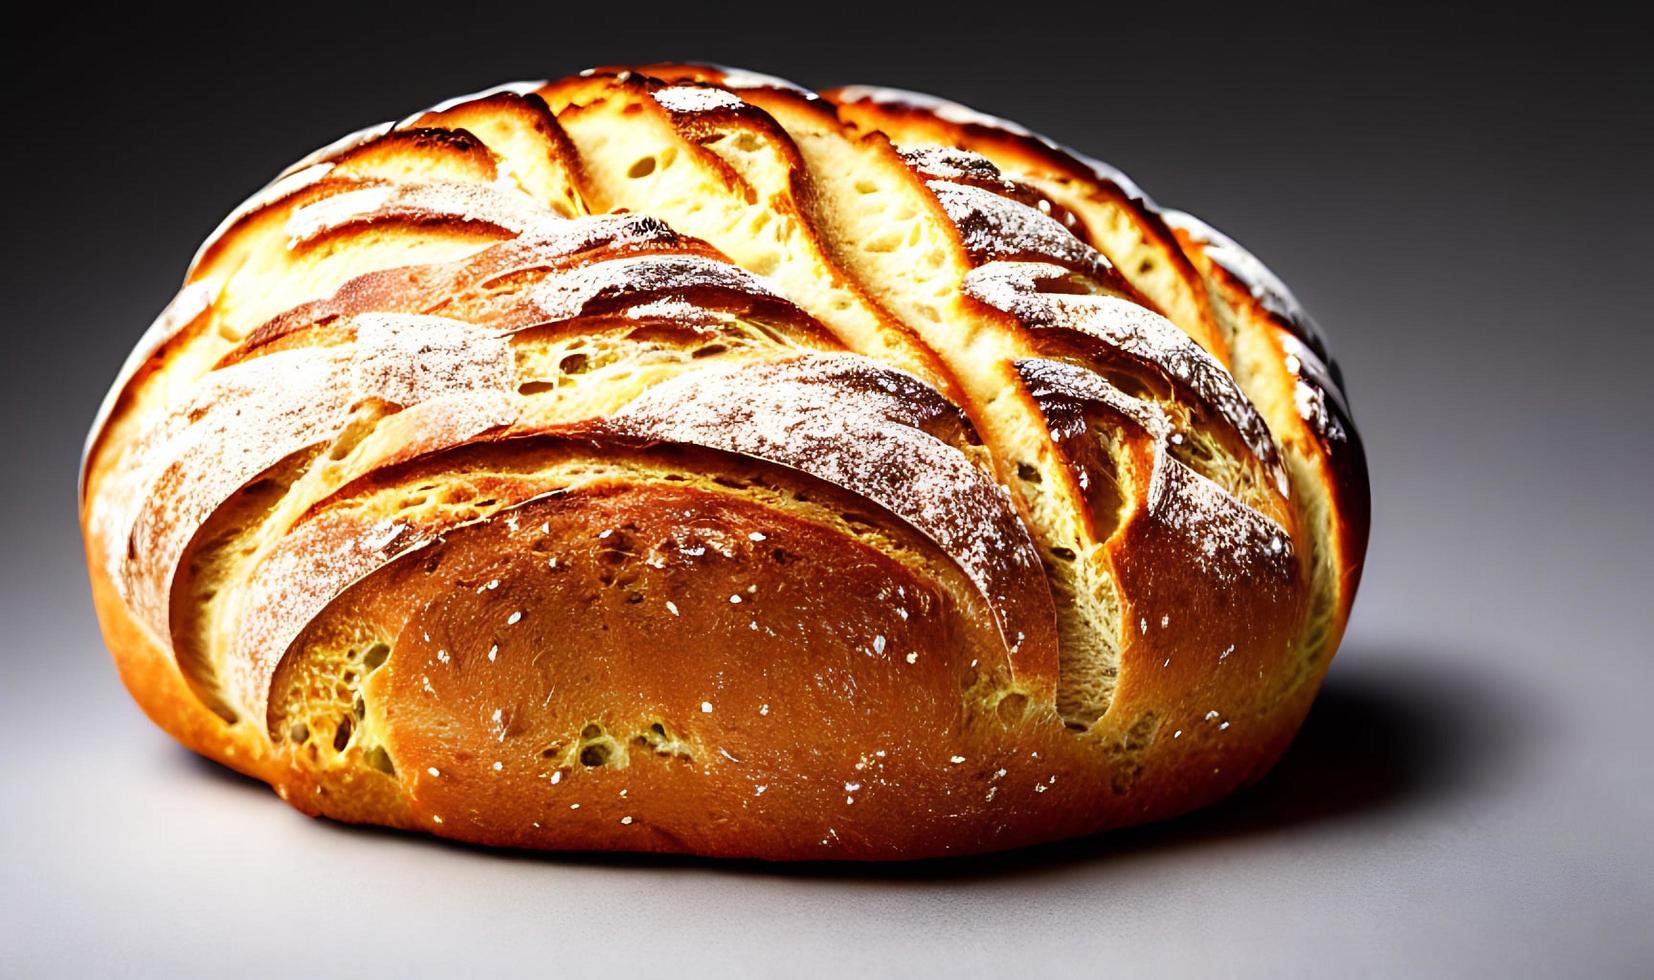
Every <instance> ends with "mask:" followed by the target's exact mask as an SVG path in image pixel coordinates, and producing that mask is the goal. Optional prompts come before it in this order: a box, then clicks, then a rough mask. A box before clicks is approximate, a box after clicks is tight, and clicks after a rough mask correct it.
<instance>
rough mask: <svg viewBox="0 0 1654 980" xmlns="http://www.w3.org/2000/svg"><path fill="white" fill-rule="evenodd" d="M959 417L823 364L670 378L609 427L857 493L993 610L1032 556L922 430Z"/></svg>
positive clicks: (908, 389) (897, 375)
mask: <svg viewBox="0 0 1654 980" xmlns="http://www.w3.org/2000/svg"><path fill="white" fill-rule="evenodd" d="M957 416H958V410H957V409H956V408H954V407H953V406H952V405H951V404H949V403H948V402H947V401H946V400H944V399H943V398H942V397H941V396H940V395H938V394H936V392H935V391H933V390H932V389H930V388H928V387H926V386H925V385H924V384H923V383H922V382H920V381H919V380H918V379H916V378H913V377H912V376H910V375H907V374H903V373H901V372H899V371H895V370H892V369H890V368H886V367H883V366H881V365H879V364H878V363H877V362H875V361H871V360H868V359H867V358H863V357H860V356H856V355H849V354H820V355H807V356H803V357H797V358H791V359H787V360H783V361H775V362H770V363H765V364H748V365H738V366H735V367H730V368H723V369H708V370H704V371H700V372H696V373H694V374H691V375H687V376H684V377H681V378H676V379H674V380H672V381H668V382H666V383H663V384H661V385H658V386H656V387H655V388H652V389H650V390H649V391H648V392H646V393H645V394H644V395H643V396H641V397H640V398H638V399H637V400H636V401H634V402H633V403H631V404H630V405H628V406H627V407H626V408H625V409H624V410H623V411H622V412H620V413H619V414H618V415H617V416H616V417H615V418H614V420H613V422H612V428H613V429H614V431H616V432H618V433H622V434H626V435H631V436H634V437H637V438H642V439H652V440H653V439H658V440H668V441H673V442H687V443H692V444H697V445H704V446H709V447H712V448H718V449H723V450H725V451H729V452H738V453H742V454H745V455H749V456H753V457H756V458H759V459H764V460H768V461H770V462H774V463H780V464H782V465H784V466H789V467H792V468H794V469H797V470H800V471H802V472H804V473H808V474H809V475H811V476H814V477H816V478H817V479H821V480H825V481H827V482H829V483H832V484H835V485H837V486H840V487H843V488H844V489H847V490H850V491H852V492H854V493H858V494H861V495H862V496H865V497H867V498H869V499H871V500H873V501H875V502H877V503H878V504H880V505H881V506H883V507H884V508H885V509H886V510H888V511H890V512H891V513H893V514H895V515H896V516H898V517H900V518H902V519H903V520H904V521H906V522H907V523H909V524H911V525H912V526H913V527H914V528H916V529H918V530H919V531H920V532H922V533H923V534H925V535H926V536H927V537H929V538H930V539H931V540H933V541H935V542H936V543H937V544H939V545H940V546H941V547H942V549H943V550H944V551H945V552H946V553H947V554H948V555H949V556H950V557H951V558H952V559H953V560H954V561H955V562H956V563H957V564H958V565H959V566H960V568H961V569H963V570H964V571H965V573H966V574H967V575H968V576H970V579H971V581H972V583H973V584H974V585H975V586H976V587H977V589H978V590H979V591H980V592H981V593H982V595H983V596H984V597H985V598H986V599H987V600H988V601H989V603H990V605H991V607H992V608H995V609H996V610H998V609H1000V606H1001V603H1000V601H999V600H1000V597H1003V596H1004V595H1006V594H1007V592H1008V589H1007V586H1006V582H1005V579H1006V577H1007V574H1011V573H1017V574H1020V573H1021V572H1026V571H1028V570H1031V569H1037V568H1038V567H1039V558H1038V554H1037V552H1036V551H1035V549H1034V544H1033V541H1032V540H1031V539H1030V538H1029V536H1028V532H1027V530H1026V529H1025V528H1023V526H1022V524H1021V522H1020V521H1019V520H1018V519H1017V517H1016V515H1015V512H1014V510H1013V509H1012V507H1011V502H1010V498H1009V495H1008V494H1007V493H1006V491H1005V489H1004V488H1003V487H1001V486H999V485H998V484H996V483H994V482H993V480H992V479H990V478H989V477H988V476H987V475H986V474H984V473H983V472H982V471H980V470H979V469H977V468H976V466H975V465H974V464H973V463H972V462H971V461H970V459H969V458H968V457H967V456H965V454H963V453H961V452H960V451H958V450H957V449H954V448H953V447H952V446H949V445H948V444H947V443H945V442H943V441H942V440H940V439H938V438H936V437H935V436H932V435H930V434H929V433H927V432H926V431H924V429H923V428H922V426H924V425H927V424H929V423H931V422H934V421H936V420H938V419H942V418H944V417H955V418H956V417H957ZM1002 626H1003V624H1002ZM1008 640H1009V637H1008ZM1008 645H1012V646H1014V644H1011V643H1008Z"/></svg>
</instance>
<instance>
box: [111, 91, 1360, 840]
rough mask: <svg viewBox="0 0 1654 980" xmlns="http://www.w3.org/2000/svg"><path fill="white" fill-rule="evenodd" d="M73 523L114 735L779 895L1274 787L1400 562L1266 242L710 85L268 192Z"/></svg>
mask: <svg viewBox="0 0 1654 980" xmlns="http://www.w3.org/2000/svg"><path fill="white" fill-rule="evenodd" d="M81 494H82V521H83V527H84V530H85V536H86V546H87V555H88V563H89V567H90V571H91V579H92V591H93V595H94V598H95V600H96V604H97V609H98V613H99V616H100V618H101V621H102V624H103V629H104V633H105V636H106V638H107V640H108V642H109V645H110V648H111V649H112V650H113V652H114V654H115V659H116V662H117V664H118V665H119V667H120V670H121V675H122V677H123V678H124V680H125V682H126V684H127V686H128V687H129V689H130V690H131V691H132V693H133V696H134V697H135V698H136V699H137V700H138V702H139V703H140V704H141V705H142V706H143V707H144V709H145V711H146V712H148V714H149V715H150V717H151V718H152V719H154V721H155V722H156V723H157V724H159V725H160V726H161V727H163V728H165V729H166V730H167V731H168V732H170V733H172V734H173V735H174V736H175V737H177V738H178V739H179V740H180V741H182V742H183V743H184V744H186V745H188V746H189V747H190V748H192V749H194V750H195V751H197V752H200V753H202V754H204V755H207V756H209V757H211V758H214V759H217V760H219V761H221V762H223V763H225V764H227V765H229V766H232V767H234V768H236V769H238V770H240V771H242V772H245V773H248V774H250V775H252V776H255V777H257V778H259V779H262V780H265V781H267V782H269V783H270V784H271V785H272V786H273V787H275V789H276V791H277V792H278V793H279V794H280V795H281V796H282V797H283V798H284V799H286V800H288V801H289V802H291V803H292V804H293V805H294V806H296V807H298V808H300V809H301V810H303V811H305V812H307V813H312V814H321V815H327V816H330V817H334V818H337V819H341V820H349V821H360V822H369V823H379V824H386V825H391V826H396V827H404V828H409V829H422V830H426V831H428V832H431V833H435V834H439V835H442V836H447V837H453V838H458V839H462V840H467V841H474V842H479V843H485V844H497V845H511V846H518V847H535V848H558V849H586V848H589V849H613V850H635V851H683V852H691V853H697V854H707V855H727V856H757V857H763V858H773V859H805V858H850V859H888V858H912V857H924V856H933V855H942V854H958V853H969V852H978V851H985V850H992V849H997V848H1004V847H1011V846H1017V845H1022V844H1029V843H1034V842H1038V841H1044V840H1051V839H1055V838H1060V837H1064V836H1069V835H1075V834H1081V833H1088V832H1092V831H1096V830H1100V829H1104V828H1109V827H1117V826H1122V825H1126V824H1133V823H1139V822H1142V821H1145V820H1151V819H1155V818H1159V817H1164V816H1168V815H1171V814H1175V813H1179V812H1183V811H1186V810H1189V809H1191V808H1194V807H1197V806H1200V805H1202V804H1205V803H1208V802H1210V801H1212V800H1215V799H1217V798H1219V797H1221V796H1223V795H1225V794H1226V793H1229V792H1231V791H1232V790H1234V789H1235V788H1236V787H1238V786H1241V785H1244V784H1246V783H1247V782H1249V781H1251V780H1254V779H1256V778H1258V777H1259V776H1260V775H1261V774H1262V773H1264V772H1265V771H1266V770H1267V769H1268V768H1269V767H1270V765H1272V764H1273V762H1274V761H1275V759H1276V758H1277V757H1278V756H1279V755H1280V753H1281V752H1282V751H1283V750H1284V748H1285V746H1286V745H1287V743H1288V742H1289V740H1290V739H1291V737H1292V735H1293V733H1294V732H1295V731H1296V729H1297V727H1298V725H1299V723H1300V722H1301V721H1302V719H1303V716H1304V713H1305V711H1306V710H1307V709H1308V706H1309V702H1310V699H1311V698H1312V697H1313V696H1314V691H1315V689H1316V687H1317V685H1318V683H1319V681H1320V678H1321V676H1322V674H1323V673H1324V671H1325V670H1326V666H1327V663H1328V660H1329V659H1330V657H1331V655H1332V652H1333V650H1334V649H1335V648H1336V646H1337V644H1338V641H1339V638H1340V635H1341V633H1342V630H1343V627H1344V623H1345V622H1346V620H1347V618H1348V615H1349V610H1350V604H1351V602H1352V600H1353V597H1354V592H1355V588H1356V582H1357V579H1358V578H1359V574H1360V569H1361V563H1362V558H1363V553H1364V550H1365V545H1366V537H1367V513H1368V504H1367V479H1366V472H1365V469H1364V461H1363V458H1362V453H1361V448H1360V445H1359V442H1358V441H1357V437H1356V433H1355V429H1354V428H1353V426H1352V424H1351V420H1350V416H1349V412H1348V410H1347V408H1346V406H1345V402H1344V399H1343V396H1342V394H1341V392H1340V391H1339V382H1338V373H1337V371H1336V369H1335V368H1333V367H1332V366H1331V360H1330V358H1329V357H1328V354H1327V350H1326V346H1325V342H1324V340H1323V339H1322V337H1321V335H1320V333H1319V331H1318V330H1317V329H1316V328H1315V327H1314V325H1313V323H1312V322H1311V321H1310V320H1309V319H1308V317H1307V316H1306V315H1305V314H1304V313H1303V312H1302V310H1301V309H1300V308H1299V307H1298V305H1297V304H1296V302H1295V301H1294V300H1293V298H1292V296H1291V294H1290V293H1289V292H1288V291H1287V290H1286V288H1285V287H1284V286H1283V285H1281V284H1280V282H1279V281H1278V280H1277V279H1275V277H1274V276H1272V275H1271V274H1269V273H1268V272H1267V271H1266V270H1265V269H1264V268H1263V266H1262V265H1261V264H1259V263H1258V261H1257V260H1256V259H1254V258H1253V257H1251V256H1250V255H1249V254H1247V253H1246V252H1245V251H1243V250H1242V249H1241V248H1240V247H1239V246H1238V245H1236V244H1235V243H1234V242H1232V241H1230V240H1229V239H1227V238H1225V237H1224V236H1222V235H1221V234H1219V233H1218V232H1216V231H1214V230H1212V229H1210V228H1208V227H1206V226H1205V225H1203V224H1201V223H1200V222H1199V221H1197V220H1196V219H1194V218H1191V217H1189V216H1187V215H1184V214H1181V213H1177V212H1163V211H1161V210H1160V209H1158V208H1157V207H1156V206H1155V205H1154V204H1153V203H1152V202H1150V201H1149V200H1148V198H1147V197H1145V196H1144V195H1143V194H1142V193H1141V191H1139V190H1137V189H1136V187H1135V186H1134V185H1132V184H1131V183H1130V182H1129V181H1127V180H1126V179H1125V178H1124V177H1122V176H1121V175H1120V174H1118V173H1117V172H1115V171H1112V170H1110V169H1109V168H1107V167H1106V166H1104V165H1102V164H1099V163H1097V162H1095V161H1091V160H1088V159H1086V158H1084V157H1081V156H1078V155H1076V154H1074V153H1071V152H1069V151H1067V150H1064V149H1062V148H1061V147H1058V146H1056V145H1054V144H1052V143H1050V142H1048V141H1046V140H1044V139H1042V138H1040V137H1038V136H1035V135H1033V134H1031V133H1028V132H1027V131H1025V130H1022V129H1020V128H1019V127H1016V126H1015V125H1013V124H1010V123H1006V122H1004V121H1002V120H997V119H993V118H990V117H987V116H983V115H981V114H978V113H975V112H972V111H970V110H968V109H965V108H963V107H961V106H957V105H954V104H951V103H946V102H942V101H940V100H937V99H934V98H930V97H927V96H918V95H913V94H911V93H902V92H894V91H889V90H874V89H855V88H853V89H840V90H836V91H833V92H829V93H827V94H825V95H824V96H817V95H815V94H812V93H809V92H807V91H805V90H803V89H800V88H798V87H797V86H794V85H791V84H790V83H786V82H783V81H780V80H778V79H774V78H769V77H767V76H759V75H753V74H751V73H746V72H737V71H733V70H730V69H722V68H715V67H709V66H698V65H650V66H638V67H632V68H622V67H616V68H607V69H596V70H593V71H588V72H585V73H582V74H581V75H580V76H577V77H573V78H569V79H564V80H561V81H556V82H549V83H530V84H520V85H511V86H505V87H502V88H500V89H498V90H495V91H493V92H490V93H484V94H482V95H478V96H472V97H467V98H463V99H457V100H454V101H453V102H451V103H448V104H445V105H443V106H440V107H437V108H435V109H433V110H431V111H428V112H425V113H420V114H417V115H415V116H413V117H410V118H409V119H407V120H405V121H403V122H402V123H399V124H394V125H386V126H380V127H375V128H372V129H369V130H364V131H363V132H361V133H358V134H355V135H353V136H351V137H347V138H346V139H344V140H341V141H339V142H338V143H335V144H334V145H332V146H330V147H327V148H325V149H324V150H322V151H319V152H318V153H316V154H314V155H312V156H311V157H309V158H307V159H305V160H303V161H301V162H300V163H299V164H296V165H295V166H294V167H292V168H289V170H288V171H286V172H285V173H283V174H282V175H281V176H280V177H279V178H278V179H277V180H276V181H275V182H274V183H272V184H271V185H270V186H269V187H268V188H266V189H265V190H264V191H261V192H260V193H259V194H258V195H257V196H255V197H254V198H253V199H252V200H251V201H249V202H248V203H247V204H245V205H244V206H242V207H241V208H239V209H238V210H237V211H236V212H235V213H234V214H232V215H231V216H230V218H229V219H227V220H226V221H225V223H224V224H223V225H222V226H221V227H220V228H219V229H218V231H217V232H215V233H214V235H213V236H212V237H211V238H210V239H209V240H208V242H207V243H206V244H205V245H203V247H202V249H201V251H200V252H199V253H198V255H197V256H196V259H195V261H194V263H193V264H192V266H191V268H190V271H189V273H188V275H187V277H186V281H185V284H184V287H183V289H182V291H181V292H180V293H179V294H178V296H177V298H176V299H175V300H174V301H173V302H172V304H171V305H170V306H169V307H168V308H167V310H166V311H165V312H163V314H162V315H161V317H160V318H159V319H158V320H157V321H156V323H155V325H154V326H153V327H151V329H150V331H149V332H148V333H147V334H146V335H145V336H144V337H143V339H142V340H140V342H139V344H138V347H137V349H136V350H135V351H134V352H133V354H132V356H131V357H130V358H129V360H128V362H127V364H126V365H125V367H124V368H123V370H122V371H121V374H120V376H119V378H118V379H117V381H116V383H115V385H114V387H113V388H112V389H111V391H110V394H109V397H108V399H107V400H106V402H105V405H104V407H103V410H102V411H101V412H100V414H99V417H98V419H97V421H96V423H95V424H94V426H93V430H92V433H91V435H90V437H89V439H88V442H87V449H86V458H85V465H84V469H83V475H82V487H81Z"/></svg>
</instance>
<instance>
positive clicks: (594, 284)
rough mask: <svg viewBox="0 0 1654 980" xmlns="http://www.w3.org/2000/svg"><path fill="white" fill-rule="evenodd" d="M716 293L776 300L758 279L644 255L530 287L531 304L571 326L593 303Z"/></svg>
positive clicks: (701, 261)
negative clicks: (531, 290)
mask: <svg viewBox="0 0 1654 980" xmlns="http://www.w3.org/2000/svg"><path fill="white" fill-rule="evenodd" d="M706 289H713V290H722V291H727V292H731V293H737V294H745V295H747V296H752V297H755V298H760V299H770V300H774V299H777V298H778V297H776V295H775V294H774V293H773V292H771V291H770V289H769V288H768V287H767V286H765V285H764V284H763V283H762V282H760V281H759V280H758V278H757V277H756V276H754V275H752V274H751V273H749V272H746V271H744V270H742V269H740V268H737V267H735V266H732V265H730V264H728V263H727V262H719V261H716V260H715V259H710V258H706V257H704V256H699V255H645V256H639V257H636V258H623V259H615V260H613V261H610V262H598V263H595V264H592V265H585V266H579V267H576V268H573V269H568V270H562V271H559V272H558V273H557V274H555V275H552V276H548V277H547V278H546V279H545V280H544V281H542V282H540V283H538V284H536V285H535V287H534V290H533V299H534V302H535V303H536V304H537V305H538V306H539V307H540V309H541V310H542V311H543V312H544V313H545V316H546V317H547V319H550V320H572V319H574V318H575V317H577V316H580V315H581V314H582V313H583V312H585V311H586V309H587V308H588V307H589V306H590V305H591V304H593V303H594V302H596V301H598V300H615V299H620V298H623V297H632V296H637V297H657V296H661V295H662V294H672V293H684V292H689V291H693V290H706Z"/></svg>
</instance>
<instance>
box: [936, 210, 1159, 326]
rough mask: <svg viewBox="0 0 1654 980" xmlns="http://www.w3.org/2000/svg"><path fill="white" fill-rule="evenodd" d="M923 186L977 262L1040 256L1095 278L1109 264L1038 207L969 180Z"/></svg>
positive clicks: (1103, 271) (1108, 266)
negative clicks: (975, 184) (944, 212)
mask: <svg viewBox="0 0 1654 980" xmlns="http://www.w3.org/2000/svg"><path fill="white" fill-rule="evenodd" d="M926 186H928V187H929V188H930V190H931V193H933V194H935V195H936V200H937V202H938V203H940V204H941V205H942V209H943V210H944V211H946V212H947V213H948V217H949V218H950V219H951V220H952V221H953V223H954V225H955V226H956V227H957V228H958V229H959V233H960V235H961V236H962V237H963V238H964V242H965V248H966V249H967V250H968V251H969V252H970V253H971V256H972V257H973V258H975V259H976V260H977V261H978V262H993V261H995V260H998V259H1012V260H1016V259H1043V260H1047V261H1050V262H1053V263H1056V264H1058V265H1060V266H1063V267H1065V268H1068V269H1073V270H1075V271H1077V272H1082V273H1086V274H1088V275H1092V276H1094V277H1098V278H1102V277H1105V276H1106V275H1107V274H1108V270H1109V269H1110V268H1111V267H1110V265H1109V263H1108V260H1107V259H1105V258H1103V257H1102V255H1100V254H1098V253H1097V252H1096V250H1094V249H1092V248H1091V246H1089V245H1087V244H1085V243H1084V242H1082V241H1080V240H1079V239H1078V238H1075V237H1074V233H1073V232H1071V231H1069V230H1068V229H1067V228H1064V227H1063V226H1062V222H1060V221H1058V220H1057V219H1055V218H1053V217H1051V216H1050V215H1048V214H1045V213H1044V212H1042V211H1040V210H1038V209H1036V208H1032V207H1029V206H1028V205H1026V204H1023V203H1022V202H1020V201H1014V200H1012V199H1010V198H1008V197H1002V196H1001V195H999V194H995V193H994V192H993V191H989V190H984V189H983V188H980V187H976V186H973V185H970V184H954V183H949V182H948V181H942V180H933V181H930V182H929V183H928V184H927V185H926ZM1173 329H1176V328H1175V327H1174V328H1173Z"/></svg>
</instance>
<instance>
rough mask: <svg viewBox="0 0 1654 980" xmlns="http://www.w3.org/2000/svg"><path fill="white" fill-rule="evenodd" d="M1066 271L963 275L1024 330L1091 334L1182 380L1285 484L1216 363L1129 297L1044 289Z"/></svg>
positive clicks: (1022, 265)
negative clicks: (1028, 328)
mask: <svg viewBox="0 0 1654 980" xmlns="http://www.w3.org/2000/svg"><path fill="white" fill-rule="evenodd" d="M1066 274H1067V273H1066V270H1064V269H1063V268H1061V267H1059V266H1053V265H1045V264H1043V263H1027V262H994V263H989V264H988V265H985V266H982V267H981V268H979V269H975V270H972V271H971V273H970V274H969V275H967V276H966V277H965V292H966V293H967V294H969V295H970V296H972V297H974V298H976V299H978V300H980V301H981V302H984V303H987V304H988V305H989V306H992V307H994V308H996V309H999V310H1003V311H1005V312H1006V313H1009V314H1011V315H1012V316H1014V317H1016V318H1017V319H1018V320H1020V321H1021V322H1022V323H1023V324H1024V325H1025V326H1027V327H1030V328H1032V329H1035V330H1072V331H1076V332H1078V333H1082V334H1085V335H1086V336H1089V337H1094V338H1096V339H1097V340H1101V341H1103V342H1104V343H1106V344H1108V345H1109V346H1110V347H1111V348H1113V349H1114V350H1117V351H1119V352H1120V353H1121V354H1124V355H1127V356H1128V357H1131V358H1133V359H1134V360H1137V361H1138V362H1139V363H1142V364H1144V365H1146V366H1148V367H1151V368H1152V369H1154V370H1155V371H1157V372H1158V373H1160V374H1163V375H1164V376H1166V377H1167V378H1168V379H1169V380H1173V381H1177V382H1182V383H1183V384H1184V385H1186V386H1188V387H1189V388H1190V389H1192V391H1193V392H1194V394H1195V395H1196V396H1197V397H1199V398H1200V399H1201V400H1202V401H1203V402H1205V403H1206V406H1207V407H1208V408H1209V409H1210V410H1212V411H1214V412H1216V413H1217V414H1219V415H1220V416H1222V417H1223V418H1224V419H1226V420H1227V421H1228V422H1229V424H1230V425H1232V426H1233V427H1234V428H1235V431H1236V432H1237V433H1238V434H1239V435H1240V437H1241V438H1242V439H1243V440H1244V441H1245V443H1246V446H1247V448H1248V449H1250V450H1251V451H1252V453H1253V455H1255V456H1256V457H1257V459H1258V461H1259V462H1261V463H1263V464H1264V465H1265V466H1267V467H1269V468H1270V469H1271V470H1272V471H1274V472H1275V473H1276V475H1277V479H1278V480H1284V479H1285V477H1284V475H1282V473H1281V468H1280V459H1279V453H1278V451H1277V449H1276V447H1275V439H1274V437H1273V436H1272V435H1271V434H1270V432H1269V426H1268V425H1266V424H1265V423H1264V420H1263V417H1262V416H1261V415H1259V414H1258V411H1257V409H1256V408H1254V407H1253V405H1252V402H1251V400H1250V399H1248V398H1247V397H1246V395H1245V394H1244V393H1243V392H1242V391H1241V390H1240V387H1239V386H1238V385H1237V384H1235V379H1234V377H1233V376H1231V375H1230V374H1229V372H1228V371H1226V370H1224V367H1223V365H1222V364H1220V363H1219V362H1218V361H1217V359H1216V358H1214V357H1212V355H1210V354H1208V353H1206V351H1205V350H1204V349H1203V348H1201V346H1200V345H1199V344H1197V343H1195V342H1194V340H1192V339H1191V338H1190V337H1189V335H1188V334H1186V333H1184V332H1183V331H1182V330H1179V329H1178V328H1177V327H1176V325H1174V324H1173V323H1172V322H1171V321H1170V320H1167V319H1166V318H1165V317H1163V316H1161V315H1160V314H1158V313H1155V312H1154V311H1152V310H1148V309H1145V308H1144V307H1141V306H1139V305H1137V304H1136V303H1133V302H1131V301H1130V300H1124V299H1120V298H1119V297H1115V296H1090V295H1074V294H1069V293H1043V292H1040V285H1041V284H1042V283H1044V282H1050V281H1060V280H1061V279H1062V277H1063V276H1064V275H1066Z"/></svg>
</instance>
